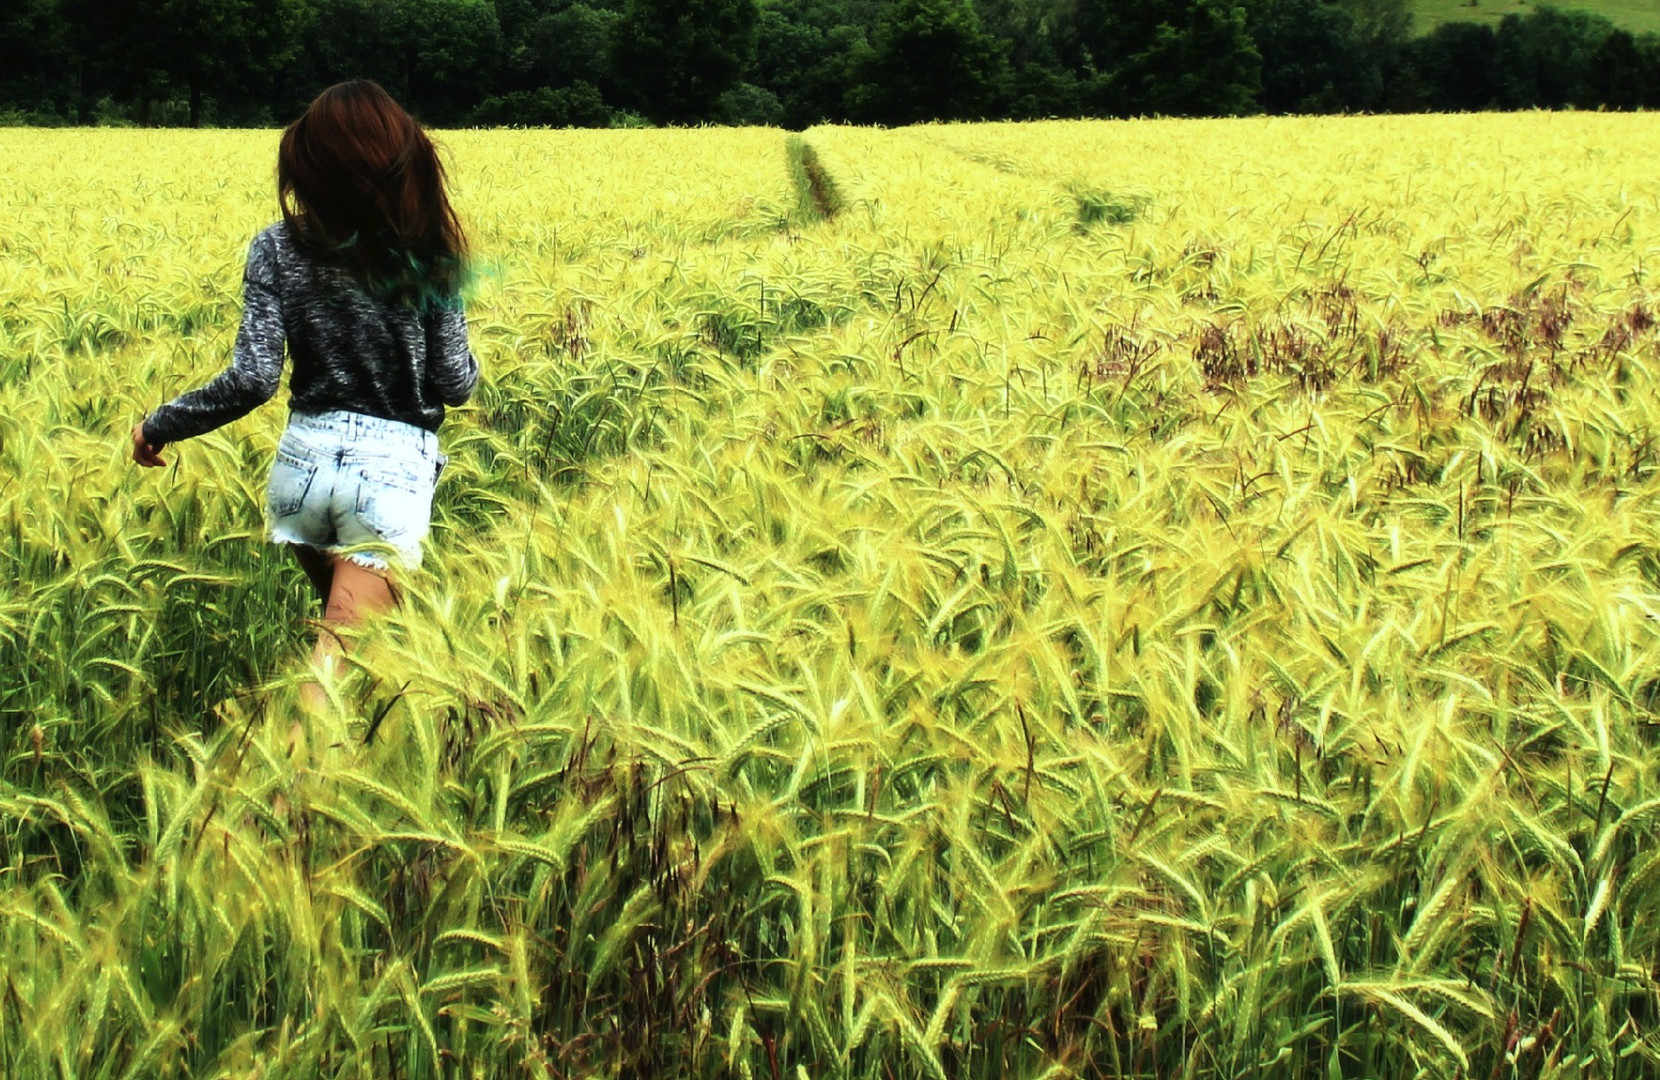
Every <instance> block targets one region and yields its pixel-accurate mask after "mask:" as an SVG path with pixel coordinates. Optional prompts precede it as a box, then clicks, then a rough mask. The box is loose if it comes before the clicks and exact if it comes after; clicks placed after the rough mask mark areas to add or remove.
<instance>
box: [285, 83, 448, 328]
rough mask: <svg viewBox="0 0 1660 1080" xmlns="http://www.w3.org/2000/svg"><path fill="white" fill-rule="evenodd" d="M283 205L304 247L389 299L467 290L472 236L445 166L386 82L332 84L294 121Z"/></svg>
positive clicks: (426, 300) (434, 297)
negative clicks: (448, 186) (452, 196)
mask: <svg viewBox="0 0 1660 1080" xmlns="http://www.w3.org/2000/svg"><path fill="white" fill-rule="evenodd" d="M277 201H278V202H279V203H281V205H282V216H283V220H284V221H286V222H288V227H289V228H290V229H291V230H293V232H294V234H295V236H296V238H297V239H298V240H299V241H300V242H301V244H303V245H304V246H305V247H307V248H308V249H310V250H311V251H312V252H314V253H315V254H317V255H319V256H322V257H324V258H327V259H332V260H334V261H337V262H340V263H342V264H344V265H346V266H347V267H349V268H350V269H351V271H352V272H353V274H354V276H356V277H357V278H358V280H359V281H361V282H362V283H363V284H364V285H365V286H366V287H367V288H368V289H369V291H370V292H371V293H372V294H374V295H375V296H377V297H379V298H381V299H383V300H388V301H392V302H397V303H404V304H411V305H415V306H426V305H428V304H431V303H434V302H442V301H444V300H447V299H451V298H453V297H455V296H456V294H457V293H458V292H459V290H460V288H461V284H462V276H463V273H464V269H465V259H466V254H467V238H466V235H465V234H464V233H463V232H462V230H461V221H460V219H458V218H457V217H456V216H455V210H454V209H453V208H452V207H451V206H450V200H449V196H448V195H447V194H445V191H444V163H443V162H442V161H440V160H439V159H438V151H437V150H436V149H435V148H434V147H433V145H432V140H431V139H429V138H427V134H426V132H425V131H423V130H422V129H421V125H420V124H418V123H417V122H416V121H415V119H414V117H412V116H410V115H409V114H408V113H407V112H405V111H404V109H403V107H402V106H401V105H399V104H398V103H397V102H396V101H394V100H392V95H390V94H388V93H387V92H386V91H385V90H383V89H381V87H380V86H379V84H377V83H373V82H370V81H369V80H367V79H354V80H352V81H351V82H343V83H339V84H337V85H335V86H331V87H329V88H328V89H327V90H324V91H323V92H322V93H321V94H318V95H317V98H316V100H314V101H313V102H312V103H311V105H310V107H309V108H307V109H306V111H305V113H304V114H303V115H301V116H300V118H299V119H298V120H296V121H294V122H293V123H292V124H289V125H288V128H287V130H286V131H284V132H283V133H282V144H281V146H280V148H279V149H278V151H277Z"/></svg>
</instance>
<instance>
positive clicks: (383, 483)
mask: <svg viewBox="0 0 1660 1080" xmlns="http://www.w3.org/2000/svg"><path fill="white" fill-rule="evenodd" d="M425 470H426V463H425V462H424V461H421V460H419V459H417V460H416V461H414V462H411V463H410V466H409V467H408V468H405V467H404V466H403V465H402V464H401V463H400V464H398V465H378V466H376V467H366V468H364V469H363V470H362V473H361V475H360V477H359V480H358V488H357V518H358V523H359V524H360V525H362V526H363V528H365V529H366V530H368V531H369V532H371V533H373V534H374V535H375V536H378V537H380V538H381V539H382V540H385V541H386V542H387V543H389V544H396V545H408V544H411V543H419V542H420V540H421V539H422V538H423V537H425V536H426V534H427V529H428V527H429V526H430V524H431V522H432V486H433V481H432V479H431V476H432V474H431V473H430V472H426V471H425Z"/></svg>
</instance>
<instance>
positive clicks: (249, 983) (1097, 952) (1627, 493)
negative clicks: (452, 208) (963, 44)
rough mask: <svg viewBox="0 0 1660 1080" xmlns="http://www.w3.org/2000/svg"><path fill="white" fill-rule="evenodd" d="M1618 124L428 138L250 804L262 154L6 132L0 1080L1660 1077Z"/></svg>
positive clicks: (268, 138) (1644, 368)
mask: <svg viewBox="0 0 1660 1080" xmlns="http://www.w3.org/2000/svg"><path fill="white" fill-rule="evenodd" d="M1657 134H1660V122H1657V121H1656V119H1655V118H1653V117H1649V116H1642V115H1620V116H1615V115H1575V114H1558V115H1546V114H1534V115H1511V116H1460V117H1415V118H1332V119H1248V120H1230V121H1131V122H1110V123H1109V122H1100V123H1095V122H1091V123H1072V122H1068V123H1060V122H1055V123H1044V124H1023V125H961V126H926V127H919V128H910V129H900V130H893V131H878V130H867V129H858V128H845V127H826V128H816V129H813V130H810V131H808V132H805V133H803V134H800V135H795V136H791V135H788V134H786V133H784V132H780V131H765V130H735V131H734V130H724V131H722V130H679V131H675V130H669V131H630V132H587V133H577V132H546V131H541V132H536V131H525V132H450V133H441V134H440V135H439V140H440V142H441V144H442V145H443V147H444V149H445V152H446V155H447V159H448V161H449V164H450V169H451V176H452V182H453V191H454V195H455V200H456V203H457V207H458V209H459V211H460V213H461V214H462V217H463V219H464V221H465V222H466V223H467V225H468V227H469V229H470V232H471V235H472V238H473V242H474V246H475V248H476V251H477V265H476V267H475V271H476V272H475V280H474V283H473V285H472V287H471V291H470V293H469V313H470V317H471V325H472V334H473V344H474V350H475V352H476V353H477V354H478V356H479V358H480V361H481V364H482V366H483V368H484V380H483V382H482V384H481V386H480V389H479V392H478V394H477V395H476V397H475V398H474V401H473V402H472V403H471V404H470V405H468V406H467V407H464V408H462V409H459V410H456V411H454V412H453V413H452V416H451V419H450V421H449V423H448V424H446V426H445V428H444V431H443V433H442V439H443V442H444V446H445V449H446V451H447V452H448V453H449V454H450V456H451V464H450V467H449V469H448V470H447V471H446V473H445V476H444V479H443V482H442V483H441V484H440V486H439V489H438V495H437V502H436V505H435V511H434V513H435V526H434V533H433V538H432V546H431V548H430V551H429V558H428V560H427V566H426V569H424V570H423V571H422V572H421V573H420V574H419V575H417V576H414V577H412V578H410V579H409V580H408V581H407V582H406V596H405V602H404V603H403V605H402V606H401V607H400V608H399V609H398V610H397V611H395V612H394V613H392V614H391V615H390V616H388V617H386V618H385V619H383V620H381V621H379V622H377V623H374V624H372V625H370V626H368V627H366V628H365V629H364V630H363V631H362V632H361V633H360V634H358V635H356V636H355V637H354V640H353V641H352V652H351V660H352V664H351V671H350V673H349V675H348V676H347V677H346V678H345V679H344V680H343V681H342V682H341V683H340V684H339V685H338V686H337V687H335V688H334V689H333V691H332V696H331V700H330V705H329V709H328V710H327V714H326V715H324V716H320V717H314V718H311V719H308V720H306V721H305V724H306V728H305V738H304V740H303V742H302V743H300V744H298V745H296V744H294V743H292V742H291V739H290V725H291V723H292V722H293V721H294V720H295V719H296V718H298V717H301V716H302V715H303V713H302V711H301V710H300V708H299V704H298V702H299V686H300V684H301V682H302V681H303V680H304V679H305V678H306V675H307V671H308V668H307V666H306V658H307V655H308V649H307V640H308V637H309V635H310V634H311V632H312V629H313V626H312V624H311V623H310V621H309V620H310V619H312V618H313V617H314V616H315V614H316V613H315V611H313V610H311V609H310V608H308V604H307V592H306V586H305V582H304V578H303V575H301V573H300V572H299V570H298V568H297V566H295V565H294V564H292V563H290V562H289V561H286V560H285V559H284V558H283V557H281V556H282V553H281V552H280V551H278V550H277V549H275V548H273V547H270V546H269V545H266V544H265V543H263V532H262V528H263V526H262V521H261V509H262V506H263V483H264V474H265V470H266V469H267V468H268V464H269V460H270V457H271V454H272V451H273V448H274V445H275V441H276V438H277V436H278V434H279V433H280V430H281V426H282V423H283V420H284V412H285V410H284V408H283V407H282V406H281V405H280V401H279V402H278V403H273V404H272V405H270V406H267V407H266V408H264V409H262V410H260V411H258V412H256V413H254V414H252V415H251V416H249V417H248V418H246V419H244V420H242V421H239V422H237V423H235V424H232V425H230V426H229V427H227V428H224V429H222V430H220V431H219V432H216V433H214V434H212V435H209V436H206V437H204V438H202V439H199V440H195V441H192V442H189V443H185V444H181V445H179V446H175V447H171V448H170V456H171V458H172V459H174V460H173V462H172V464H171V467H169V468H168V469H166V470H154V471H141V470H138V469H136V468H134V467H132V465H131V463H130V462H129V461H128V460H127V458H126V454H127V450H128V444H127V439H126V432H127V429H128V428H129V427H130V426H131V424H132V423H134V422H135V421H136V420H137V419H139V418H140V417H141V416H142V415H143V414H144V413H145V412H146V411H147V410H148V409H149V408H151V407H153V406H154V405H155V404H157V403H158V402H159V401H160V400H162V399H163V398H165V397H167V396H171V395H172V394H174V393H176V392H177V391H179V390H181V389H184V388H186V387H187V386H189V385H194V384H196V383H198V382H200V381H202V380H204V379H205V378H207V377H208V376H210V375H211V374H212V373H214V372H215V371H217V370H218V368H219V367H220V366H221V365H222V364H223V363H224V362H226V360H227V359H228V357H229V352H230V347H231V343H232V341H233V340H234V335H235V331H236V322H237V318H238V313H239V305H240V298H239V293H238V287H239V283H240V276H241V266H242V260H243V258H244V256H245V254H246V250H247V245H248V243H249V242H250V240H251V239H252V237H253V235H254V234H255V233H256V232H257V231H258V230H259V229H260V228H261V227H263V226H264V225H266V224H268V223H269V222H270V221H271V220H274V218H275V216H276V210H275V200H274V177H273V173H274V163H275V148H276V139H277V135H276V133H275V132H265V131H260V132H183V131H176V132H155V131H143V132H138V131H97V132H88V131H79V132H67V131H66V132H39V131H27V132H26V131H0V210H3V211H4V214H3V216H0V568H3V574H4V577H3V580H4V581H5V583H6V588H5V589H4V590H3V591H0V754H3V758H0V983H3V984H4V985H3V986H0V1075H4V1076H6V1077H8V1078H11V1077H15V1078H30V1080H32V1078H35V1077H42V1078H45V1077H54V1078H70V1077H77V1078H79V1077H87V1078H92V1077H98V1078H106V1077H107V1078H139V1077H203V1078H226V1080H229V1078H233V1077H234V1078H245V1077H260V1078H264V1080H277V1078H285V1080H286V1078H300V1077H305V1078H312V1077H342V1078H346V1077H350V1078H358V1077H361V1078H377V1080H379V1078H398V1080H402V1078H406V1077H407V1078H412V1080H413V1078H427V1077H446V1078H448V1077H455V1078H475V1077H508V1076H525V1077H560V1078H564V1077H573V1078H574V1077H598V1076H629V1077H655V1076H665V1077H681V1076H700V1077H727V1076H741V1077H745V1078H751V1080H753V1078H768V1080H771V1078H790V1080H795V1078H800V1077H846V1078H865V1077H870V1078H887V1077H907V1076H914V1077H928V1078H931V1080H945V1078H955V1077H1049V1078H1062V1077H1080V1078H1083V1077H1114V1078H1117V1077H1126V1078H1127V1077H1148V1078H1151V1077H1206V1078H1212V1077H1214V1078H1223V1077H1226V1078H1242V1077H1309V1076H1323V1077H1327V1078H1330V1080H1336V1078H1339V1077H1380V1078H1381V1077H1406V1076H1421V1077H1449V1078H1451V1077H1478V1076H1479V1077H1486V1076H1492V1077H1515V1078H1520V1077H1569V1076H1573V1077H1640V1076H1652V1075H1656V1073H1657V1072H1660V1036H1657V1035H1656V1030H1657V1026H1660V845H1657V843H1656V840H1657V838H1660V773H1657V769H1660V717H1657V714H1656V712H1655V708H1656V702H1657V700H1660V624H1657V620H1660V503H1657V497H1660V442H1657V440H1660V400H1657V398H1656V392H1657V390H1660V348H1657V345H1656V333H1657V332H1656V327H1655V320H1656V312H1657V298H1656V295H1655V293H1656V287H1655V284H1654V282H1653V280H1652V278H1653V274H1654V270H1655V266H1654V264H1656V262H1657V261H1660V231H1657V227H1660V187H1657V186H1656V184H1655V182H1654V179H1653V157H1652V154H1651V153H1650V152H1649V147H1650V146H1651V145H1652V144H1651V142H1650V140H1651V139H1653V138H1654V137H1655V135H1657Z"/></svg>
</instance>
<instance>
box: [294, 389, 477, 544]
mask: <svg viewBox="0 0 1660 1080" xmlns="http://www.w3.org/2000/svg"><path fill="white" fill-rule="evenodd" d="M445 460H446V458H445V457H444V455H443V454H440V453H439V452H438V436H437V435H434V434H433V433H432V432H430V431H427V430H426V429H425V428H420V427H416V426H415V425H413V424H406V423H403V422H402V421H399V420H383V419H381V418H379V417H375V416H365V415H363V414H362V413H354V412H347V411H345V410H334V411H331V412H325V413H291V414H289V418H288V430H286V431H284V432H283V435H282V441H281V442H280V443H278V444H277V460H276V463H275V464H274V465H272V466H271V483H270V486H269V487H268V488H267V490H266V502H265V512H266V520H267V521H268V522H269V524H270V533H271V539H272V540H273V541H274V542H276V543H279V544H305V545H308V546H310V547H313V548H316V549H317V550H319V551H325V552H328V553H329V554H331V555H339V556H343V557H345V558H348V559H350V560H352V561H353V562H355V563H357V564H358V565H359V566H364V567H367V568H368V569H370V570H376V571H381V572H384V571H385V570H387V569H388V567H389V562H388V558H387V556H388V555H390V556H392V557H393V558H394V559H395V561H396V562H397V564H398V565H399V566H400V567H401V568H402V569H405V570H413V569H415V568H417V567H418V566H420V565H421V542H422V541H423V540H425V539H426V535H427V529H428V527H429V526H430V525H431V522H432V489H433V487H434V485H436V484H437V482H438V474H439V473H440V472H441V471H443V468H444V462H445Z"/></svg>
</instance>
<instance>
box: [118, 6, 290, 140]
mask: <svg viewBox="0 0 1660 1080" xmlns="http://www.w3.org/2000/svg"><path fill="white" fill-rule="evenodd" d="M129 3H131V4H132V6H134V7H135V8H138V9H139V10H140V11H141V12H144V13H145V14H146V15H148V16H149V20H148V21H149V25H148V27H147V29H148V30H149V33H148V34H147V35H145V36H143V37H140V38H137V39H135V45H136V43H137V42H143V43H144V44H143V45H141V46H137V48H135V51H145V52H149V53H151V54H152V55H153V56H154V57H155V63H156V66H157V67H158V68H159V69H160V70H161V71H162V72H164V73H165V74H166V75H167V77H168V78H169V79H170V80H171V81H172V83H173V84H174V85H175V86H177V87H179V88H180V89H182V90H183V91H184V92H185V93H186V94H188V95H189V100H190V126H191V127H200V126H201V123H202V102H203V99H204V98H205V97H206V96H207V95H208V94H210V93H211V94H213V95H214V96H216V97H219V98H238V97H240V98H244V99H247V98H250V97H259V96H261V95H262V93H264V92H266V91H268V89H269V86H270V79H271V76H272V75H273V74H275V73H276V71H277V70H278V69H279V68H281V67H282V66H283V65H284V64H285V63H287V61H288V60H289V59H290V58H291V57H292V56H293V55H294V52H295V48H296V46H297V45H298V31H299V29H300V26H301V25H302V23H303V22H304V21H305V19H306V18H307V17H308V16H309V14H310V5H309V3H308V2H307V0H129Z"/></svg>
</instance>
